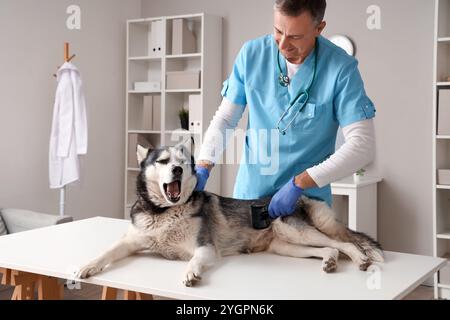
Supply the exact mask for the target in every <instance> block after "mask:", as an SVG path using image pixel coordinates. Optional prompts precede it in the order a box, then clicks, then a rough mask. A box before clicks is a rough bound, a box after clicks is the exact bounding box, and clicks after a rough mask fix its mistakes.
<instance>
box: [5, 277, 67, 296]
mask: <svg viewBox="0 0 450 320" xmlns="http://www.w3.org/2000/svg"><path fill="white" fill-rule="evenodd" d="M2 282H3V281H2ZM10 283H11V285H12V286H15V289H14V292H13V295H12V297H11V299H12V300H32V299H34V298H35V295H34V290H35V288H37V289H38V299H39V300H59V299H62V297H63V290H64V289H63V287H62V285H61V284H60V283H58V279H57V278H54V277H48V276H44V275H39V274H35V273H29V272H23V271H17V270H12V271H11V281H10Z"/></svg>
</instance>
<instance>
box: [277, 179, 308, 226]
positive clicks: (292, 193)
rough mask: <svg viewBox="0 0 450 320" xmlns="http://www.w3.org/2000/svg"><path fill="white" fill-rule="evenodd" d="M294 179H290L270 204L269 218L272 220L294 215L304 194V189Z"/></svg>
mask: <svg viewBox="0 0 450 320" xmlns="http://www.w3.org/2000/svg"><path fill="white" fill-rule="evenodd" d="M294 179H295V177H294V178H292V179H290V180H289V181H288V183H286V184H285V185H284V186H283V187H282V188H281V189H280V190H278V192H277V193H275V194H274V196H273V197H272V200H270V204H269V216H270V217H271V218H272V219H275V218H278V217H284V216H288V215H291V214H293V213H294V210H295V204H296V203H297V200H298V198H300V196H301V195H302V193H303V189H302V188H300V187H297V185H296V184H295V183H294Z"/></svg>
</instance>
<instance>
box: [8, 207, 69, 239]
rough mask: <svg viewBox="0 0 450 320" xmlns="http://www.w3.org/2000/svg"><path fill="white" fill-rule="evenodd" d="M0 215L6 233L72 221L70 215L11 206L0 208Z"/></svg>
mask: <svg viewBox="0 0 450 320" xmlns="http://www.w3.org/2000/svg"><path fill="white" fill-rule="evenodd" d="M0 216H1V218H2V220H3V221H4V223H5V226H6V230H7V233H8V234H9V233H16V232H21V231H27V230H31V229H36V228H42V227H47V226H51V225H55V224H60V223H65V222H71V221H73V218H72V217H71V216H64V217H60V216H57V215H52V214H47V213H40V212H35V211H29V210H22V209H12V208H8V209H0Z"/></svg>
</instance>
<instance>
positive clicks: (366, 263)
mask: <svg viewBox="0 0 450 320" xmlns="http://www.w3.org/2000/svg"><path fill="white" fill-rule="evenodd" d="M371 265H372V260H370V259H369V257H365V259H363V260H362V261H361V263H360V264H359V270H361V271H367V269H369V267H370V266H371Z"/></svg>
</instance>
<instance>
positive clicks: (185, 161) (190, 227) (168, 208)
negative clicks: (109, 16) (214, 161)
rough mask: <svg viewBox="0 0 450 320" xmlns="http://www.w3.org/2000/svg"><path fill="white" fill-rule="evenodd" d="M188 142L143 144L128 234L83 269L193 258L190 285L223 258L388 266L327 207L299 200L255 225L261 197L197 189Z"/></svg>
mask: <svg viewBox="0 0 450 320" xmlns="http://www.w3.org/2000/svg"><path fill="white" fill-rule="evenodd" d="M192 150H193V142H192V140H191V139H187V140H186V141H184V142H182V143H180V144H178V145H176V146H174V147H165V148H160V149H155V150H147V149H144V148H143V147H141V146H138V150H137V156H138V161H139V162H140V170H141V171H140V174H139V176H138V178H137V183H136V187H137V195H138V200H137V201H136V203H135V204H134V206H133V207H132V209H131V219H132V224H131V225H130V227H129V230H128V231H127V232H126V234H125V235H124V236H123V238H122V239H121V240H119V241H118V243H116V244H115V245H114V246H112V248H111V249H109V250H108V251H106V252H105V253H104V254H102V255H101V256H100V257H98V258H97V259H95V260H93V261H92V262H90V263H89V264H87V265H86V266H84V267H82V268H80V270H79V271H78V273H77V276H78V277H79V278H88V277H90V276H92V275H95V274H96V273H98V272H100V271H102V270H103V269H104V268H105V267H106V266H107V265H109V264H111V263H112V262H114V261H117V260H119V259H123V258H125V257H127V256H130V255H132V254H134V253H137V252H139V251H144V250H145V251H149V252H151V253H155V254H159V255H161V256H162V257H164V258H167V259H178V260H185V261H189V263H188V265H187V270H186V272H185V274H184V275H183V283H184V285H186V286H192V285H194V284H195V283H196V282H198V281H199V280H200V279H201V276H202V274H203V273H204V271H205V270H206V269H207V268H208V267H210V266H211V265H213V264H214V263H215V262H216V261H217V260H218V259H219V258H220V257H222V256H229V255H237V254H241V253H252V252H261V251H268V252H272V253H275V254H279V255H283V256H291V257H299V258H304V257H318V258H322V270H323V271H324V272H327V273H328V272H333V271H335V270H336V268H337V261H338V255H339V253H340V252H341V253H343V254H344V255H346V256H348V257H349V258H350V259H351V260H352V261H353V262H354V263H355V264H356V265H357V266H358V267H359V269H360V270H363V271H366V270H367V268H368V267H369V266H370V265H371V263H372V262H374V261H378V262H382V261H383V252H382V250H381V247H380V245H379V244H378V243H377V242H376V241H374V240H373V239H371V238H370V237H368V236H367V235H365V234H363V233H359V232H355V231H352V230H350V229H348V228H346V227H345V226H344V225H343V224H341V223H340V222H338V221H337V220H336V219H335V217H334V213H333V211H332V210H331V209H330V208H329V207H328V206H327V204H326V203H324V202H321V201H317V200H313V199H309V198H307V197H305V196H302V197H301V199H299V200H298V202H297V207H296V210H295V212H294V214H293V215H291V216H287V217H283V218H277V219H275V220H273V222H272V224H271V225H270V226H269V227H268V228H266V229H263V230H256V229H254V228H253V227H252V222H251V209H250V206H251V205H268V204H269V202H270V197H267V198H263V199H257V200H237V199H232V198H225V197H221V196H218V195H216V194H213V193H210V192H206V191H202V192H199V191H194V188H195V185H196V183H197V177H196V175H195V166H194V165H195V162H194V158H193V156H192V154H191V152H192Z"/></svg>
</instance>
